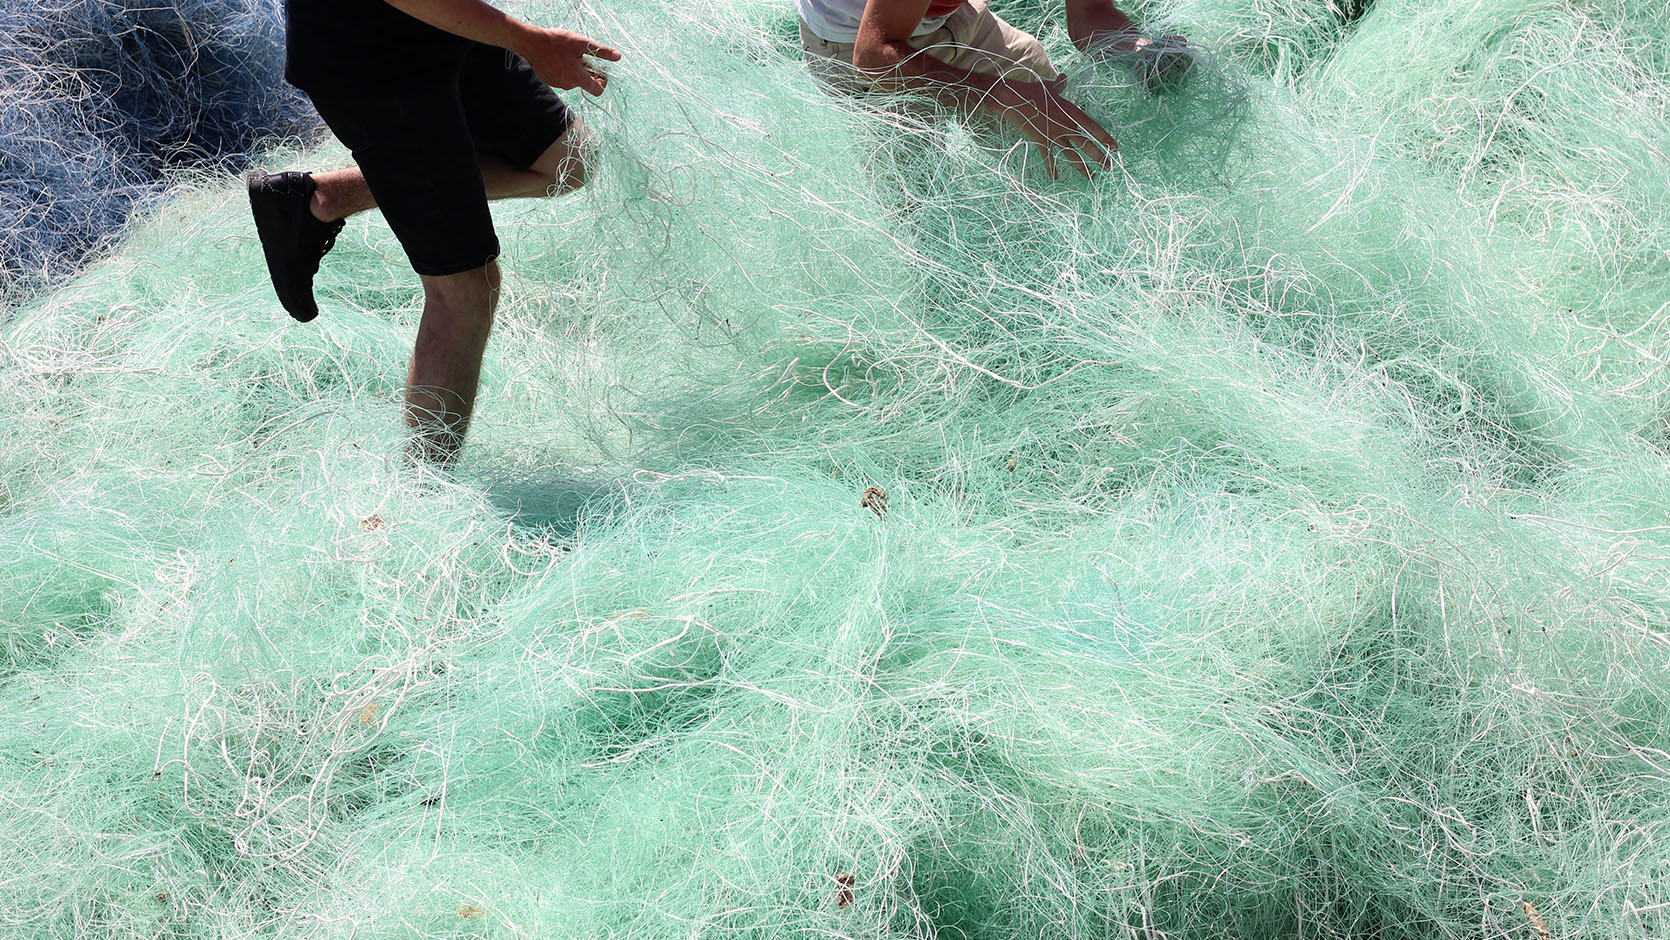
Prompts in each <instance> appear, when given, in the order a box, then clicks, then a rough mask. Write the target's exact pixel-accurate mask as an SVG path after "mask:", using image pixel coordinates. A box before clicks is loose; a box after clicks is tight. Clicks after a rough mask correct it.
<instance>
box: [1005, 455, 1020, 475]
mask: <svg viewBox="0 0 1670 940" xmlns="http://www.w3.org/2000/svg"><path fill="white" fill-rule="evenodd" d="M1016 459H1017V458H1015V457H1010V458H1009V459H1008V460H1007V461H1005V462H1004V464H1003V469H1005V470H1007V471H1009V472H1010V473H1014V472H1015V460H1016Z"/></svg>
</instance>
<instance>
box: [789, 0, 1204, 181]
mask: <svg viewBox="0 0 1670 940" xmlns="http://www.w3.org/2000/svg"><path fill="white" fill-rule="evenodd" d="M795 6H796V8H797V9H798V10H799V12H800V39H801V45H802V46H803V47H804V49H805V52H806V61H807V65H808V66H809V67H810V68H811V70H812V74H813V75H814V76H815V77H816V78H817V79H818V80H819V81H820V82H822V83H823V84H824V86H825V87H826V88H828V89H830V90H833V91H836V92H844V93H863V92H866V91H871V90H876V91H884V92H893V91H900V90H906V89H909V90H915V91H921V92H926V93H928V94H930V95H931V96H933V98H935V99H936V100H937V101H938V102H940V103H941V104H944V105H946V106H949V107H954V108H957V109H959V110H961V111H963V112H965V113H984V114H988V115H991V116H993V117H996V118H998V119H1001V120H1003V121H1004V122H1006V123H1008V124H1009V125H1011V126H1012V127H1014V128H1015V130H1017V131H1019V132H1020V133H1021V134H1022V135H1023V136H1025V137H1026V138H1027V139H1029V140H1031V141H1032V142H1033V143H1035V144H1036V145H1037V146H1038V149H1039V152H1040V154H1041V155H1042V157H1043V160H1044V168H1045V170H1047V171H1048V172H1049V175H1050V176H1051V177H1052V178H1053V177H1055V176H1056V169H1055V154H1056V151H1057V150H1059V151H1061V153H1062V154H1063V155H1064V156H1065V157H1066V158H1067V160H1068V161H1069V162H1070V163H1071V164H1072V165H1073V166H1074V167H1075V168H1076V169H1077V170H1078V171H1079V172H1080V173H1082V174H1084V175H1085V176H1089V175H1090V173H1091V169H1092V167H1093V166H1096V165H1101V166H1111V165H1112V164H1111V160H1112V158H1111V156H1110V154H1111V153H1112V152H1113V151H1114V150H1117V149H1118V146H1119V145H1118V144H1117V143H1116V142H1115V141H1114V139H1113V137H1112V136H1111V135H1110V134H1108V132H1107V131H1106V130H1105V129H1103V127H1102V126H1101V125H1100V124H1098V123H1097V122H1096V121H1095V119H1093V118H1092V117H1090V116H1089V115H1088V114H1085V113H1084V111H1083V110H1081V109H1080V108H1079V107H1078V106H1077V105H1075V104H1073V103H1072V102H1071V101H1068V100H1067V99H1066V98H1065V97H1064V96H1063V95H1062V94H1061V90H1062V87H1063V85H1064V84H1065V79H1063V78H1062V77H1061V76H1060V75H1059V74H1058V73H1057V72H1056V70H1055V67H1054V66H1053V65H1051V64H1050V60H1049V56H1048V55H1047V54H1046V53H1045V52H1044V47H1043V46H1042V45H1040V44H1039V42H1038V40H1037V39H1035V38H1033V37H1032V36H1030V35H1028V34H1027V33H1025V32H1022V31H1021V30H1019V29H1016V28H1015V27H1013V26H1011V25H1009V24H1008V23H1006V22H1004V21H1003V20H1002V19H1001V18H999V17H998V16H997V15H996V14H995V13H993V12H992V11H991V10H990V9H989V8H988V7H987V6H986V0H795ZM1066 12H1067V32H1068V35H1070V36H1071V37H1072V39H1073V43H1074V45H1077V46H1078V47H1079V48H1081V49H1085V50H1099V51H1106V52H1110V53H1112V54H1116V55H1123V56H1127V57H1130V58H1132V59H1134V60H1136V61H1137V62H1138V64H1139V66H1140V67H1141V68H1142V69H1143V73H1144V76H1143V77H1144V80H1145V84H1149V85H1150V86H1152V85H1153V84H1154V83H1155V82H1157V81H1159V80H1160V79H1162V78H1163V77H1166V76H1169V75H1170V74H1174V73H1176V72H1179V71H1181V70H1182V69H1183V68H1185V67H1186V66H1187V63H1188V58H1187V55H1186V54H1185V53H1184V52H1183V50H1184V47H1185V45H1186V44H1185V43H1184V42H1183V40H1182V39H1181V38H1180V37H1167V39H1166V40H1164V41H1162V42H1160V43H1154V42H1153V41H1152V40H1150V39H1148V38H1146V37H1143V36H1141V35H1140V34H1139V32H1138V30H1137V26H1136V24H1135V23H1133V22H1132V21H1131V20H1130V18H1129V17H1127V16H1125V14H1123V13H1121V12H1120V11H1119V10H1118V8H1116V7H1115V6H1114V5H1113V3H1112V0H1066Z"/></svg>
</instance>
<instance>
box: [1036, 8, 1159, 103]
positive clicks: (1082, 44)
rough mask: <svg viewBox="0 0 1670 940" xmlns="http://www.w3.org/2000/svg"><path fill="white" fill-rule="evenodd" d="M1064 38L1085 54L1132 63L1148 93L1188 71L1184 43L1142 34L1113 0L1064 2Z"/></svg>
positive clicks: (1140, 29)
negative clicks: (1096, 53) (1107, 55)
mask: <svg viewBox="0 0 1670 940" xmlns="http://www.w3.org/2000/svg"><path fill="white" fill-rule="evenodd" d="M1066 4H1067V36H1068V38H1070V39H1072V40H1073V45H1075V46H1078V47H1079V48H1080V49H1083V50H1084V51H1085V52H1091V51H1093V50H1095V51H1103V52H1112V53H1114V54H1115V55H1118V56H1123V57H1129V58H1132V59H1134V60H1135V62H1136V64H1137V67H1138V70H1139V74H1140V75H1141V77H1142V83H1143V84H1144V85H1146V86H1148V88H1149V89H1150V90H1154V89H1156V88H1158V87H1159V86H1160V85H1162V84H1164V83H1165V82H1167V81H1169V80H1170V79H1172V78H1175V77H1176V76H1178V75H1181V74H1182V73H1183V72H1185V71H1187V70H1188V68H1189V62H1190V57H1189V53H1188V51H1187V50H1188V45H1189V44H1188V42H1187V41H1186V40H1184V39H1183V37H1182V36H1166V37H1165V38H1164V39H1162V40H1160V41H1159V42H1157V43H1156V42H1155V41H1154V40H1153V39H1152V38H1150V37H1148V36H1144V35H1143V34H1142V28H1141V27H1139V26H1138V25H1137V24H1136V23H1135V22H1134V21H1133V20H1132V19H1131V18H1130V17H1128V16H1126V15H1125V14H1124V13H1121V12H1120V11H1119V8H1118V7H1116V6H1114V5H1113V0H1066Z"/></svg>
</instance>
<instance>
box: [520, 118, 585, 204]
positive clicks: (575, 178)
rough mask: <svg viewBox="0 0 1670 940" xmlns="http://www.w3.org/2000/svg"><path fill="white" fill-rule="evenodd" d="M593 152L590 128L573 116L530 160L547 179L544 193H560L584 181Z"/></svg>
mask: <svg viewBox="0 0 1670 940" xmlns="http://www.w3.org/2000/svg"><path fill="white" fill-rule="evenodd" d="M595 155H596V146H595V142H594V140H593V138H592V134H591V131H590V129H588V128H587V127H586V126H585V125H584V124H582V123H580V120H579V118H575V119H574V123H572V124H570V125H569V127H568V130H566V131H564V132H563V135H562V136H561V137H559V138H557V140H556V142H555V143H553V144H552V145H551V146H550V147H547V148H546V149H545V152H544V153H543V154H540V156H539V159H538V160H535V161H534V164H533V167H532V169H533V171H534V172H536V173H538V174H539V175H540V176H541V177H542V178H544V179H545V180H546V181H547V184H548V186H549V188H548V189H547V190H546V192H547V194H548V195H553V196H560V195H562V194H563V193H567V192H573V191H574V190H576V189H579V188H580V187H582V186H584V185H586V177H587V176H588V175H589V173H590V170H591V163H592V160H593V159H595Z"/></svg>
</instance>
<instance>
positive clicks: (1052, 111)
mask: <svg viewBox="0 0 1670 940" xmlns="http://www.w3.org/2000/svg"><path fill="white" fill-rule="evenodd" d="M1066 83H1067V80H1066V79H1065V78H1056V79H1052V80H1050V81H1047V82H1004V83H1002V85H1000V86H999V88H998V89H997V94H996V99H997V105H998V108H997V111H998V114H999V115H1001V116H1002V118H1003V119H1004V120H1005V121H1008V122H1009V123H1010V124H1012V125H1014V127H1015V129H1016V130H1018V131H1020V132H1021V134H1023V135H1024V136H1025V137H1026V138H1027V139H1028V140H1030V141H1032V142H1033V143H1034V144H1036V145H1037V146H1038V152H1039V153H1040V154H1041V155H1042V156H1043V158H1044V171H1045V172H1046V173H1048V174H1049V175H1050V179H1059V178H1060V177H1059V176H1058V175H1057V172H1056V168H1055V152H1056V150H1060V151H1061V153H1062V155H1063V156H1065V157H1066V158H1067V162H1069V163H1071V164H1072V165H1073V169H1075V170H1078V171H1079V173H1081V174H1082V175H1083V176H1084V177H1085V178H1086V179H1089V178H1090V174H1091V172H1092V167H1093V166H1100V167H1102V168H1103V169H1112V168H1113V153H1114V151H1116V150H1118V149H1119V143H1118V142H1117V141H1115V140H1114V139H1113V135H1111V134H1109V133H1108V132H1107V131H1106V130H1105V129H1103V127H1102V125H1100V124H1098V123H1096V119H1095V118H1093V117H1091V116H1090V115H1088V114H1085V113H1084V111H1083V110H1082V109H1080V108H1079V106H1078V105H1076V104H1074V103H1072V102H1071V101H1068V100H1067V99H1066V98H1065V97H1063V96H1062V94H1061V91H1062V89H1063V88H1064V87H1065V86H1066Z"/></svg>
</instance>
